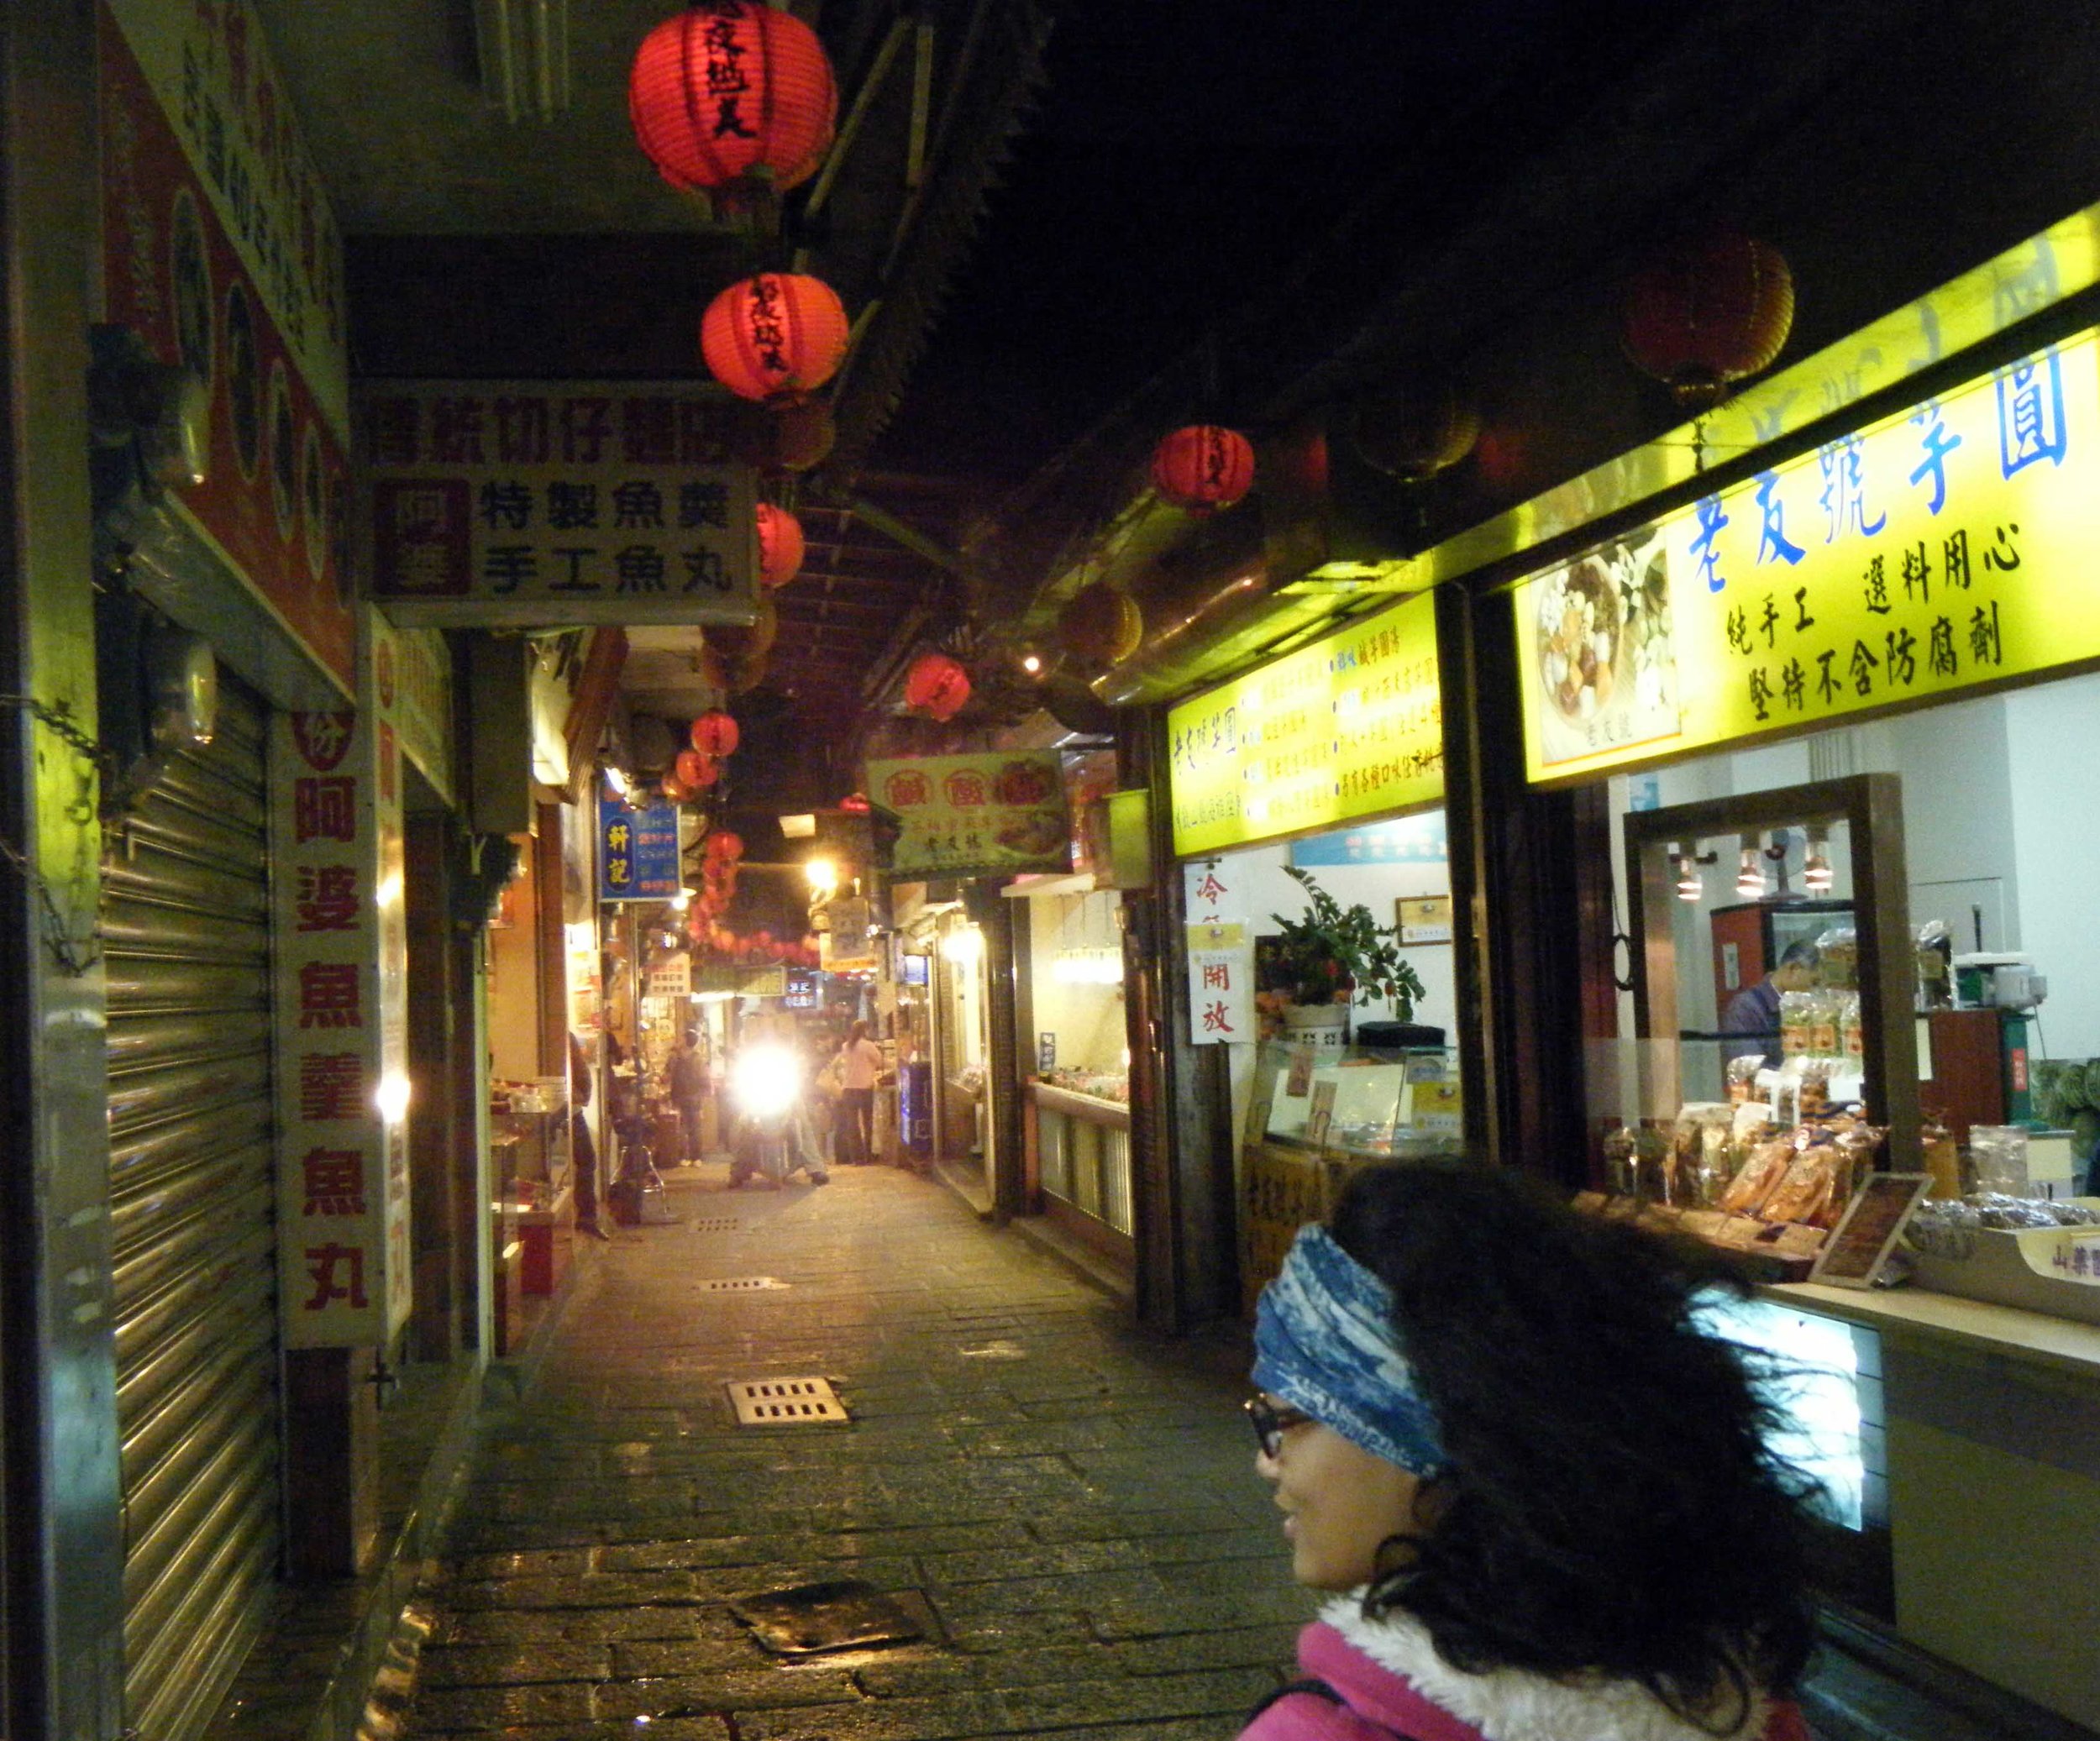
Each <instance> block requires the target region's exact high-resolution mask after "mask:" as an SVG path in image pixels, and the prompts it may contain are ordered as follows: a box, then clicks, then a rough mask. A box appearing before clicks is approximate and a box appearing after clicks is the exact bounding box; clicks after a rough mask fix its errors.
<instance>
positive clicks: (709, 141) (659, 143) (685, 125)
mask: <svg viewBox="0 0 2100 1741" xmlns="http://www.w3.org/2000/svg"><path fill="white" fill-rule="evenodd" d="M627 115H628V118H630V119H631V120H632V121H633V123H634V137H635V140H636V142H637V143H638V144H639V145H640V146H641V147H642V149H643V151H644V152H645V153H647V154H648V160H649V161H650V162H651V163H653V164H654V165H656V169H657V173H658V174H659V175H660V176H663V178H664V180H665V181H668V182H669V183H670V184H671V186H674V187H680V188H685V189H686V190H688V191H694V190H697V189H701V188H718V187H727V186H730V185H731V184H732V182H736V181H743V180H744V179H746V178H752V179H755V178H757V177H759V176H769V177H770V178H771V180H772V181H773V184H774V186H776V187H778V188H780V189H782V190H785V189H787V188H790V187H793V186H795V185H796V184H797V183H798V182H801V181H807V180H808V179H809V177H810V176H812V175H814V174H815V173H816V168H817V165H819V164H821V163H822V162H823V160H824V154H825V153H826V152H827V150H829V149H831V143H832V134H833V132H834V130H835V128H836V126H837V115H838V90H837V82H836V81H835V80H834V79H833V78H832V63H831V60H830V59H829V58H828V57H827V55H825V53H824V47H823V45H822V43H820V42H819V41H818V40H817V39H816V32H815V31H814V30H812V29H810V27H809V26H808V25H807V24H804V23H803V22H802V21H801V19H800V18H796V17H795V15H794V14H793V13H789V12H786V11H783V10H780V9H777V8H774V7H771V6H767V5H764V4H760V3H759V0H711V3H705V4H701V5H696V6H689V7H688V8H686V9H685V11H684V12H682V13H679V15H678V16H677V17H676V18H666V19H665V20H664V22H663V23H662V24H659V25H658V26H657V27H656V28H655V29H654V30H652V31H650V32H649V34H648V35H647V36H646V37H644V38H643V39H642V46H641V49H640V50H639V52H638V53H637V54H636V55H635V57H634V69H633V71H632V72H631V73H630V74H629V75H628V77H627Z"/></svg>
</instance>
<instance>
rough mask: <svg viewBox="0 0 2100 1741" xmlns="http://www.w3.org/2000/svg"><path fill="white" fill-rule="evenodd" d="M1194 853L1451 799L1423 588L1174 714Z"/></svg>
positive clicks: (1177, 768) (1175, 768)
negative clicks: (1447, 795)
mask: <svg viewBox="0 0 2100 1741" xmlns="http://www.w3.org/2000/svg"><path fill="white" fill-rule="evenodd" d="M1167 732H1168V744H1169V747H1170V750H1171V753H1172V758H1173V762H1172V769H1171V773H1170V776H1169V785H1170V788H1171V790H1172V794H1173V828H1174V852H1175V853H1176V855H1177V856H1179V857H1189V856H1190V855H1191V854H1194V853H1198V852H1216V851H1217V850H1219V849H1220V848H1221V847H1236V846H1242V845H1244V844H1246V843H1247V842H1250V841H1258V840H1268V839H1273V838H1274V837H1275V836H1278V835H1286V834H1297V833H1299V832H1302V831H1305V830H1306V829H1309V828H1320V827H1324V826H1331V825H1334V824H1337V823H1341V822H1347V821H1353V820H1354V819H1355V818H1357V817H1359V816H1369V815H1380V814H1383V812H1386V811H1389V810H1403V809H1406V808H1408V807H1409V806H1410V805H1422V804H1434V803H1435V802H1436V801H1437V800H1439V799H1441V797H1442V796H1443V795H1444V716H1443V702H1442V698H1441V691H1440V690H1439V687H1438V684H1437V678H1436V603H1435V600H1433V599H1432V598H1431V596H1430V595H1428V594H1426V593H1425V594H1423V595H1420V597H1417V598H1413V599H1410V600H1407V602H1406V603H1404V604H1402V605H1398V606H1394V608H1393V609H1391V610H1389V611H1380V612H1379V613H1378V615H1376V616H1370V617H1367V618H1366V619H1365V620H1364V621H1362V622H1360V623H1355V624H1352V626H1351V627H1348V628H1346V629H1342V630H1340V631H1338V632H1336V633H1334V634H1332V635H1329V636H1326V637H1324V638H1323V639H1321V640H1319V641H1315V642H1313V643H1312V644H1311V645H1310V646H1309V647H1303V648H1299V650H1298V651H1297V652H1296V653H1289V654H1286V655H1285V656H1284V658H1280V659H1278V660H1276V661H1274V662H1273V663H1270V664H1268V665H1264V666H1263V668H1262V669H1260V670H1258V671H1255V672H1252V673H1250V674H1248V675H1247V676H1245V677H1242V678H1240V679H1236V680H1235V681H1233V682H1231V683H1228V684H1223V685H1222V686H1221V687H1220V688H1217V689H1215V690H1210V691H1209V692H1208V693H1207V694H1205V695H1199V696H1197V697H1196V698H1195V699H1194V700H1191V701H1184V703H1182V705H1180V706H1179V707H1176V708H1173V709H1171V710H1170V711H1168V715H1167Z"/></svg>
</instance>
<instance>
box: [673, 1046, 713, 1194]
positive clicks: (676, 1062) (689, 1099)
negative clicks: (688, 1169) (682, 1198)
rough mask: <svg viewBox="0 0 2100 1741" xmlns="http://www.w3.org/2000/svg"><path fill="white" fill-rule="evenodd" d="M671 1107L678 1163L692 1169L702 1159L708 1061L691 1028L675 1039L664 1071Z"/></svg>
mask: <svg viewBox="0 0 2100 1741" xmlns="http://www.w3.org/2000/svg"><path fill="white" fill-rule="evenodd" d="M664 1083H665V1086H666V1087H667V1088H669V1090H670V1096H671V1104H672V1105H673V1106H675V1107H676V1108H677V1109H678V1125H679V1162H680V1165H681V1166H691V1165H692V1164H693V1163H694V1162H697V1161H699V1160H700V1159H701V1151H702V1139H701V1107H702V1105H703V1104H704V1102H705V1101H706V1098H707V1061H706V1059H705V1058H704V1057H701V1052H700V1036H699V1035H697V1034H696V1033H695V1032H694V1030H692V1029H690V1028H688V1029H686V1030H685V1032H684V1033H682V1034H680V1036H678V1041H677V1043H676V1044H675V1046H672V1047H671V1056H670V1060H669V1062H668V1063H667V1064H666V1065H665V1067H664Z"/></svg>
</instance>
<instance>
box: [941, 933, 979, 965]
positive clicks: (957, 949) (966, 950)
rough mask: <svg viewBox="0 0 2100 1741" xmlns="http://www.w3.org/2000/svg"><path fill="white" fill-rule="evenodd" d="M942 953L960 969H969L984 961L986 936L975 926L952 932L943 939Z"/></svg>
mask: <svg viewBox="0 0 2100 1741" xmlns="http://www.w3.org/2000/svg"><path fill="white" fill-rule="evenodd" d="M941 953H942V954H943V955H945V956H946V957H948V959H949V960H950V961H952V962H955V963H956V964H957V965H958V966H959V967H969V966H970V965H972V964H973V963H974V962H979V961H981V960H983V959H984V932H982V931H979V930H978V928H977V927H976V926H974V925H970V926H964V927H963V929H962V930H960V931H950V932H949V933H948V935H947V936H944V937H942V939H941Z"/></svg>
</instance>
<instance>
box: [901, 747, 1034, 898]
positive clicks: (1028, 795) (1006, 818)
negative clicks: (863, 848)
mask: <svg viewBox="0 0 2100 1741" xmlns="http://www.w3.org/2000/svg"><path fill="white" fill-rule="evenodd" d="M865 773H866V774H867V787H866V789H867V792H868V795H869V797H870V798H872V799H873V800H874V801H875V802H876V803H877V804H879V805H882V806H883V807H884V808H885V810H890V811H892V812H894V813H895V815H896V817H897V819H898V821H899V822H900V824H901V831H900V834H899V836H898V838H897V844H896V847H895V851H894V853H893V855H892V857H891V862H890V869H891V872H892V873H893V874H894V875H896V876H899V877H955V876H966V877H983V876H998V875H1002V874H1008V873H1011V874H1016V875H1017V874H1020V873H1023V872H1029V871H1055V872H1066V871H1069V870H1070V869H1071V868H1072V857H1071V855H1072V844H1071V834H1070V828H1071V817H1070V813H1069V812H1068V810H1067V809H1066V806H1065V797H1064V773H1063V764H1062V762H1061V760H1060V758H1059V757H1058V753H1057V751H1055V750H1008V751H1003V752H990V753H985V754H983V755H976V756H922V757H919V758H916V759H913V760H910V761H885V762H870V763H868V765H867V768H866V769H865Z"/></svg>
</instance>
